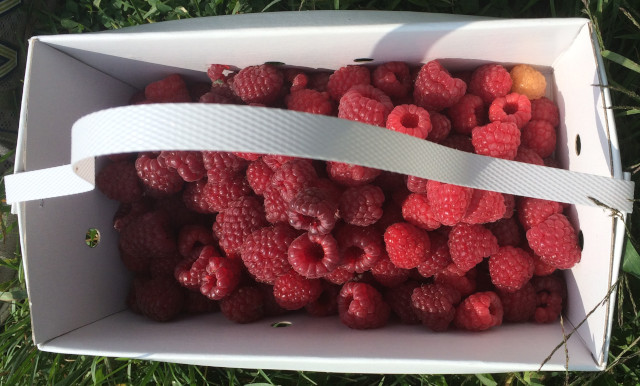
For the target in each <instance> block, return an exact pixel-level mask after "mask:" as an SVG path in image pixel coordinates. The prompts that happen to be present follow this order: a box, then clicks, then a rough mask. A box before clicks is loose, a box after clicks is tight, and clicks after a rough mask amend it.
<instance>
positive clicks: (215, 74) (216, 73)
mask: <svg viewBox="0 0 640 386" xmlns="http://www.w3.org/2000/svg"><path fill="white" fill-rule="evenodd" d="M230 68H231V67H230V66H228V65H226V64H217V63H214V64H211V65H209V68H207V76H208V77H209V79H210V80H211V82H212V83H215V82H222V81H224V80H226V77H225V75H224V72H225V71H227V72H229V71H230Z"/></svg>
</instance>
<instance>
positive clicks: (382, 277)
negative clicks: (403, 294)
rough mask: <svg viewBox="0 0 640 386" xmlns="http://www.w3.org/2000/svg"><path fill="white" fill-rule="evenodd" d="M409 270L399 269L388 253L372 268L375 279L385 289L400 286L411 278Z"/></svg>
mask: <svg viewBox="0 0 640 386" xmlns="http://www.w3.org/2000/svg"><path fill="white" fill-rule="evenodd" d="M409 272H410V271H409V270H408V269H404V268H398V267H396V265H395V264H393V263H392V262H391V259H389V256H387V254H386V253H384V254H383V255H382V257H381V258H380V259H378V261H376V263H375V264H374V265H373V267H371V274H372V275H373V278H374V279H375V280H376V281H377V282H378V283H380V284H382V285H383V286H385V287H395V286H398V285H400V284H402V283H404V282H405V281H407V279H408V278H409Z"/></svg>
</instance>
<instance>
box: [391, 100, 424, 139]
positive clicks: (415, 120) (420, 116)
mask: <svg viewBox="0 0 640 386" xmlns="http://www.w3.org/2000/svg"><path fill="white" fill-rule="evenodd" d="M386 128H387V129H389V130H393V131H397V132H400V133H404V134H408V135H411V136H414V137H418V138H421V139H426V138H427V136H428V135H429V132H430V131H431V119H430V118H429V112H427V110H425V109H423V108H422V107H418V106H416V105H399V106H396V107H394V108H393V110H391V112H390V113H389V116H388V117H387V123H386Z"/></svg>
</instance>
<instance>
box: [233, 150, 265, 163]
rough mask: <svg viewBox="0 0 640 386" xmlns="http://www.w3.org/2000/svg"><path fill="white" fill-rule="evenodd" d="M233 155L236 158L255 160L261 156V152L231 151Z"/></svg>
mask: <svg viewBox="0 0 640 386" xmlns="http://www.w3.org/2000/svg"><path fill="white" fill-rule="evenodd" d="M232 154H233V155H235V156H236V157H238V158H242V159H243V160H247V161H251V162H253V161H257V160H259V159H260V158H262V154H258V153H247V152H241V151H234V152H232Z"/></svg>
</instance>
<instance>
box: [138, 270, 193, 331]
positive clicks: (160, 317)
mask: <svg viewBox="0 0 640 386" xmlns="http://www.w3.org/2000/svg"><path fill="white" fill-rule="evenodd" d="M135 297H136V306H137V308H138V309H139V310H140V312H141V313H142V314H143V315H144V316H146V317H148V318H149V319H152V320H155V321H158V322H166V321H169V320H172V319H174V318H175V317H177V316H178V315H179V314H180V312H182V308H183V306H184V292H183V290H182V288H180V286H179V285H178V283H176V282H175V281H174V280H173V279H172V278H170V277H156V278H153V279H149V280H146V281H143V282H141V283H140V285H138V286H136V290H135Z"/></svg>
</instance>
